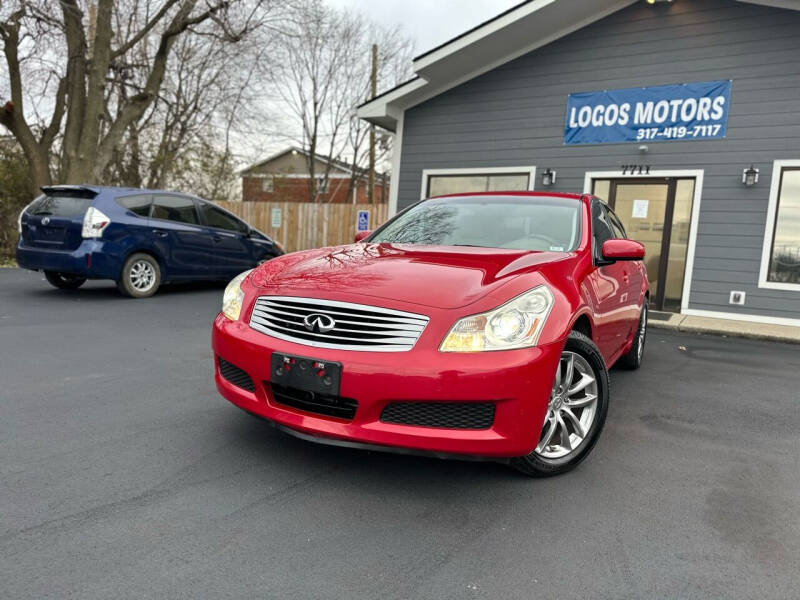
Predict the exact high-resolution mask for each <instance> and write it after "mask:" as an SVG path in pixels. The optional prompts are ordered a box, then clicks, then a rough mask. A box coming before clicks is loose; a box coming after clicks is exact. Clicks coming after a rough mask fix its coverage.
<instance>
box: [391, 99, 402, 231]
mask: <svg viewBox="0 0 800 600" xmlns="http://www.w3.org/2000/svg"><path fill="white" fill-rule="evenodd" d="M405 119H406V113H405V112H402V113H400V117H399V118H398V119H397V127H396V128H395V132H394V139H393V140H392V172H391V179H390V180H389V215H388V218H390V219H391V218H392V217H393V216H395V215H396V214H397V197H398V195H399V193H400V188H399V186H400V160H401V158H402V156H403V123H404V122H405Z"/></svg>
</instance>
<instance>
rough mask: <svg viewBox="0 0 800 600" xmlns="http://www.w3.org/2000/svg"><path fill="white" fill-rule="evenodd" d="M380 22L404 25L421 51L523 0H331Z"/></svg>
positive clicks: (418, 50) (329, 0)
mask: <svg viewBox="0 0 800 600" xmlns="http://www.w3.org/2000/svg"><path fill="white" fill-rule="evenodd" d="M328 2H329V3H330V4H331V5H332V6H339V7H345V8H349V9H351V10H353V11H356V12H359V13H361V14H362V15H364V16H366V17H368V18H370V19H371V20H373V21H377V22H379V23H386V24H389V25H401V26H402V27H403V28H404V29H405V31H406V33H407V34H408V35H409V36H410V37H411V38H413V39H414V41H415V43H416V48H415V49H416V52H415V55H416V54H421V53H423V52H425V51H427V50H430V49H431V48H434V47H435V46H438V45H439V44H441V43H442V42H446V41H447V40H449V39H450V38H453V37H455V36H457V35H459V34H460V33H463V32H465V31H467V30H468V29H471V28H472V27H475V25H478V24H480V23H482V22H484V21H486V20H487V19H491V18H492V17H494V16H496V15H498V14H499V13H501V12H503V11H504V10H506V9H508V8H509V7H511V6H514V5H515V4H519V2H520V0H328Z"/></svg>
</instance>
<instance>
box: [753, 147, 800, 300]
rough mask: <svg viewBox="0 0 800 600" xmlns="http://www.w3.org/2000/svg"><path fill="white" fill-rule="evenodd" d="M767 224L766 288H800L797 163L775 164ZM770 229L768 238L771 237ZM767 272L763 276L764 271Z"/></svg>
mask: <svg viewBox="0 0 800 600" xmlns="http://www.w3.org/2000/svg"><path fill="white" fill-rule="evenodd" d="M772 177H773V178H777V180H776V181H773V189H772V197H771V198H770V208H769V220H768V222H767V235H766V236H765V238H766V243H765V257H766V251H767V250H768V251H769V259H768V261H767V265H766V269H764V266H765V265H764V264H763V261H762V283H764V284H766V286H765V287H777V288H783V287H790V288H791V289H800V161H791V162H789V161H777V162H776V163H775V168H774V169H773V174H772ZM770 229H771V235H770ZM765 270H766V277H764V271H765Z"/></svg>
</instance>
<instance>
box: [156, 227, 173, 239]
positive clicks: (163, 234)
mask: <svg viewBox="0 0 800 600" xmlns="http://www.w3.org/2000/svg"><path fill="white" fill-rule="evenodd" d="M153 233H154V234H155V235H157V236H158V237H162V238H165V237H167V236H168V235H169V234H168V233H167V232H166V231H162V230H161V229H153Z"/></svg>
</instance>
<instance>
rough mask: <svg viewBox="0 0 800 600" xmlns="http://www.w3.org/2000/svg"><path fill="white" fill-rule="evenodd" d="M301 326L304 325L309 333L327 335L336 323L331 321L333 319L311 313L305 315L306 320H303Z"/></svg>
mask: <svg viewBox="0 0 800 600" xmlns="http://www.w3.org/2000/svg"><path fill="white" fill-rule="evenodd" d="M303 325H305V328H306V329H308V330H309V331H318V332H319V333H328V332H329V331H330V330H331V329H333V328H334V326H335V325H336V321H334V320H333V317H329V316H328V315H323V314H321V313H311V314H310V315H306V318H305V319H303Z"/></svg>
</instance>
